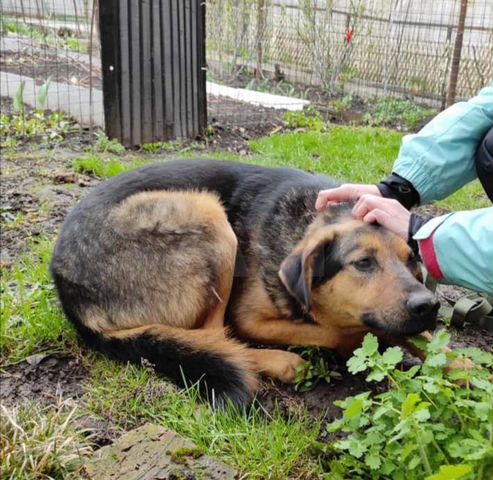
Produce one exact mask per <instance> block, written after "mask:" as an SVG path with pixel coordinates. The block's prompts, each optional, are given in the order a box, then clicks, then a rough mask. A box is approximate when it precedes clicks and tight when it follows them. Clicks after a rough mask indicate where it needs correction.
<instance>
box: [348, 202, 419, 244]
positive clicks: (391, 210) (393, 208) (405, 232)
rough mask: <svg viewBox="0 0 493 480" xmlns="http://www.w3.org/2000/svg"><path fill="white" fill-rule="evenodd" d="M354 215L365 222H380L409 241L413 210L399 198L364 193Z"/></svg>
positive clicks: (354, 210)
mask: <svg viewBox="0 0 493 480" xmlns="http://www.w3.org/2000/svg"><path fill="white" fill-rule="evenodd" d="M352 215H353V217H354V218H356V219H358V220H363V221H364V222H365V223H378V224H379V225H381V226H382V227H385V228H387V229H388V230H390V231H391V232H393V233H395V234H396V235H398V236H399V237H401V238H402V239H404V240H405V241H406V242H407V241H408V237H409V222H410V219H411V212H409V210H407V209H406V208H405V207H403V206H402V205H401V204H400V203H399V202H398V201H397V200H394V199H391V198H383V197H381V196H376V195H368V194H364V195H361V196H360V198H359V200H358V201H357V202H356V205H355V206H354V208H353V210H352Z"/></svg>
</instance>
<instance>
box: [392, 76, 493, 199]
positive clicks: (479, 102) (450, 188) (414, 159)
mask: <svg viewBox="0 0 493 480" xmlns="http://www.w3.org/2000/svg"><path fill="white" fill-rule="evenodd" d="M492 126H493V85H492V86H489V87H486V88H484V89H482V90H481V91H480V92H479V94H478V95H477V96H476V97H474V98H472V99H471V100H469V101H468V102H459V103H456V104H455V105H452V106H451V107H450V108H447V109H446V110H444V111H443V112H441V113H440V114H438V115H437V116H436V117H435V118H434V119H433V120H432V121H431V122H430V123H428V124H427V125H426V126H425V127H424V128H423V129H422V130H420V131H419V132H418V133H416V134H414V135H406V136H405V137H404V138H403V140H402V145H401V149H400V151H399V156H398V157H397V160H396V162H395V164H394V168H393V170H392V171H393V172H395V173H397V174H398V175H400V176H401V177H403V178H405V179H406V180H408V181H409V182H411V183H412V184H413V186H414V188H415V189H416V190H417V191H418V193H419V196H420V199H421V203H422V204H423V203H429V202H432V201H433V200H441V199H442V198H445V197H448V196H449V195H451V194H452V193H454V192H455V191H456V190H458V189H459V188H461V187H462V186H463V185H465V184H466V183H468V182H470V181H471V180H474V179H475V178H476V169H475V167H474V154H475V152H476V150H477V149H478V147H479V144H480V143H481V140H482V139H483V137H484V136H485V135H486V132H487V131H488V130H489V129H490V128H491V127H492Z"/></svg>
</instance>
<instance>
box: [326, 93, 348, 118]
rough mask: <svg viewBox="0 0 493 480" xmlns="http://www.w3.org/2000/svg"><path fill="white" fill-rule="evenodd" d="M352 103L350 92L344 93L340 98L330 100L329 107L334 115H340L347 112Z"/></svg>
mask: <svg viewBox="0 0 493 480" xmlns="http://www.w3.org/2000/svg"><path fill="white" fill-rule="evenodd" d="M352 104H353V96H352V95H351V94H348V95H344V96H343V97H342V98H339V99H337V100H333V101H332V102H330V107H331V108H332V109H333V110H334V112H335V113H336V115H342V114H344V113H345V112H347V111H348V110H349V109H350V108H351V105H352Z"/></svg>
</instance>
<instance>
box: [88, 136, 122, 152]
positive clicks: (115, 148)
mask: <svg viewBox="0 0 493 480" xmlns="http://www.w3.org/2000/svg"><path fill="white" fill-rule="evenodd" d="M96 138H97V140H96V145H95V147H96V151H98V152H110V153H115V154H117V155H120V154H122V153H125V147H124V146H123V145H122V144H121V143H120V142H119V141H118V140H116V139H115V138H113V139H111V140H110V139H109V138H108V137H107V135H106V133H104V132H103V131H99V132H97V133H96Z"/></svg>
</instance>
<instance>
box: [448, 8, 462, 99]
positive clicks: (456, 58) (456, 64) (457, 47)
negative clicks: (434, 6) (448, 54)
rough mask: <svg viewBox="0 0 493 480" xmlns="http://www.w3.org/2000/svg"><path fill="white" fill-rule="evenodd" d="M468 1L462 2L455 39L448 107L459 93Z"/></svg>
mask: <svg viewBox="0 0 493 480" xmlns="http://www.w3.org/2000/svg"><path fill="white" fill-rule="evenodd" d="M466 14H467V0H461V2H460V13H459V23H458V25H457V35H456V37H455V44H454V52H453V56H452V66H451V69H450V80H449V84H448V92H447V107H450V105H452V104H453V103H454V102H455V95H456V91H457V80H458V78H459V68H460V57H461V54H462V42H463V40H464V26H465V23H466Z"/></svg>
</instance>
